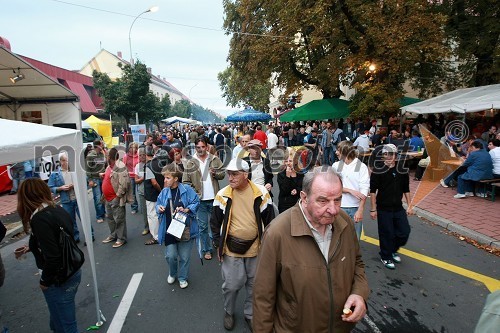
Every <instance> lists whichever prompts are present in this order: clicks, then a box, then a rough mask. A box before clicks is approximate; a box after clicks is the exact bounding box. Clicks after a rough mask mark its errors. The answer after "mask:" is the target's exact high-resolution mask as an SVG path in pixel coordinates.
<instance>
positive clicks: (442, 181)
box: [439, 179, 448, 187]
mask: <svg viewBox="0 0 500 333" xmlns="http://www.w3.org/2000/svg"><path fill="white" fill-rule="evenodd" d="M439 184H441V186H442V187H448V185H446V184H445V183H444V179H441V180H440V181H439Z"/></svg>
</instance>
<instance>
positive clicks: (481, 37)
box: [440, 0, 500, 87]
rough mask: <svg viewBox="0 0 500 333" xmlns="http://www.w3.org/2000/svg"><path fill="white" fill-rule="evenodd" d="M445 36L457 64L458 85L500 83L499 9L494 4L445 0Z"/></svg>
mask: <svg viewBox="0 0 500 333" xmlns="http://www.w3.org/2000/svg"><path fill="white" fill-rule="evenodd" d="M440 10H441V11H442V12H443V13H444V14H446V15H448V22H447V25H446V31H447V36H448V38H449V40H450V41H451V42H452V43H453V45H454V46H455V47H454V50H455V51H456V53H455V56H456V59H457V61H458V62H459V63H460V65H459V66H458V68H457V69H458V71H459V73H461V74H462V75H460V77H459V78H460V79H461V84H463V85H465V86H470V87H473V86H482V85H488V84H496V83H498V82H500V45H499V42H500V24H499V21H500V18H499V16H500V5H499V3H498V1H497V0H447V1H446V0H445V1H443V2H442V4H441V6H440Z"/></svg>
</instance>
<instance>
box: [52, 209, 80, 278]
mask: <svg viewBox="0 0 500 333" xmlns="http://www.w3.org/2000/svg"><path fill="white" fill-rule="evenodd" d="M48 212H49V214H51V215H52V213H51V212H50V211H48ZM58 228H59V248H60V249H61V256H62V267H61V268H59V272H58V274H57V281H56V285H58V286H60V285H62V284H63V283H64V282H66V281H68V279H69V278H70V277H72V276H73V275H74V274H75V273H76V272H78V270H79V269H80V268H81V267H82V265H83V263H84V262H85V255H84V254H83V252H82V250H80V248H79V247H78V245H77V244H76V242H75V240H74V239H73V237H72V236H70V235H69V234H68V233H67V232H66V230H64V228H63V226H62V225H60V224H58Z"/></svg>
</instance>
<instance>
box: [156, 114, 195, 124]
mask: <svg viewBox="0 0 500 333" xmlns="http://www.w3.org/2000/svg"><path fill="white" fill-rule="evenodd" d="M162 121H163V122H164V123H166V124H167V125H170V124H174V123H184V124H196V123H197V121H196V120H194V119H188V118H182V117H177V116H174V117H170V118H166V119H162Z"/></svg>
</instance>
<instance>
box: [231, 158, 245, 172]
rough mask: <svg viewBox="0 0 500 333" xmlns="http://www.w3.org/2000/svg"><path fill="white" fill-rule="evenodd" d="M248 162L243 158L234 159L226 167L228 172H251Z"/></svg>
mask: <svg viewBox="0 0 500 333" xmlns="http://www.w3.org/2000/svg"><path fill="white" fill-rule="evenodd" d="M249 169H250V168H249V165H248V162H247V161H245V160H242V159H241V158H233V159H232V160H231V161H230V162H229V164H228V165H227V167H226V171H243V172H248V171H249Z"/></svg>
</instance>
